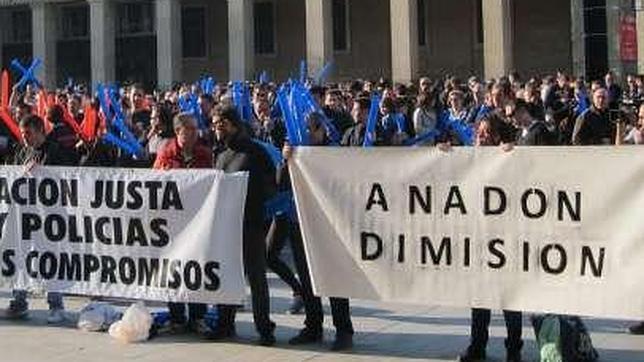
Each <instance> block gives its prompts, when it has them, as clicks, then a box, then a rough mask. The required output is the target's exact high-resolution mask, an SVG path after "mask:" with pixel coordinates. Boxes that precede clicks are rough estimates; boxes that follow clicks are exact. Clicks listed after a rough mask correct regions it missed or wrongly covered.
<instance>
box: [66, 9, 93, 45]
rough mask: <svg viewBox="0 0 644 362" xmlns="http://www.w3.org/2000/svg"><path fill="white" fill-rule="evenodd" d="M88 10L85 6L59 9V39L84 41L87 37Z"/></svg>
mask: <svg viewBox="0 0 644 362" xmlns="http://www.w3.org/2000/svg"><path fill="white" fill-rule="evenodd" d="M88 17H89V8H88V7H87V6H83V5H80V6H64V7H62V8H61V15H60V21H61V31H60V37H61V39H84V38H88V37H89V19H88Z"/></svg>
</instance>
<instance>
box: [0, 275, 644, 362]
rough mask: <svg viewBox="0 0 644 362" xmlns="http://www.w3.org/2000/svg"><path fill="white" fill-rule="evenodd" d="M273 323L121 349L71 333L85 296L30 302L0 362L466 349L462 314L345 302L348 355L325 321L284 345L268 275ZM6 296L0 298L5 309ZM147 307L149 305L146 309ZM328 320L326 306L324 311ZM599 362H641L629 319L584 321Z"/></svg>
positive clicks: (500, 328)
mask: <svg viewBox="0 0 644 362" xmlns="http://www.w3.org/2000/svg"><path fill="white" fill-rule="evenodd" d="M270 283H271V296H272V299H271V302H272V318H273V319H274V320H275V322H276V323H277V325H278V327H277V330H276V335H277V340H278V343H277V345H276V346H275V347H271V348H265V347H259V346H255V345H253V344H252V343H253V341H254V339H255V338H256V334H255V332H254V329H253V325H252V316H251V315H250V314H249V313H248V312H242V313H240V314H239V316H238V326H237V332H238V335H239V338H238V340H237V341H235V342H233V343H213V342H207V341H203V340H200V339H199V338H197V337H196V336H192V335H185V336H160V337H157V338H155V339H152V340H150V341H147V342H144V343H139V344H130V345H126V344H121V343H119V342H117V341H115V340H113V339H112V338H111V337H110V336H109V335H108V334H107V333H87V332H82V331H80V330H77V329H76V328H75V321H74V319H75V318H76V317H77V316H76V313H75V311H78V310H79V309H80V308H81V307H82V306H83V305H84V304H85V303H86V302H87V299H85V298H80V297H68V298H66V304H67V309H68V313H67V317H68V322H67V323H66V324H65V325H64V326H57V327H53V326H47V324H46V322H45V318H46V303H45V301H44V300H43V299H42V298H34V299H32V301H31V307H32V312H31V314H30V318H29V320H26V321H21V322H14V321H7V320H0V362H23V361H29V362H31V361H47V362H56V361H61V362H62V361H64V362H73V361H190V362H196V361H240V362H241V361H243V362H246V361H308V360H314V361H375V360H377V361H413V360H427V361H453V360H455V358H456V356H457V355H458V353H459V352H460V351H461V350H462V349H464V348H465V347H466V346H467V342H468V335H469V311H468V310H466V309H453V308H443V307H431V306H426V307H422V306H420V307H419V306H408V305H392V304H382V303H373V302H368V301H358V300H356V301H352V315H353V323H354V327H355V329H356V332H357V333H356V336H355V339H354V341H355V346H354V349H353V351H352V352H350V353H331V352H329V351H328V348H329V346H330V343H331V341H332V340H333V326H332V324H331V319H330V318H326V320H325V328H326V332H325V333H326V335H325V342H324V343H323V344H320V345H313V346H308V347H304V348H294V347H290V346H289V345H288V344H287V341H288V339H289V338H290V337H292V336H293V335H295V334H297V331H298V330H299V328H301V326H302V320H303V316H302V315H295V316H292V315H288V314H286V310H287V308H288V305H289V303H290V294H289V291H288V290H287V289H286V288H285V286H284V285H283V284H282V283H281V282H280V281H279V280H277V279H276V278H275V277H271V279H270ZM8 301H9V295H8V294H7V293H0V306H1V307H6V305H7V303H8ZM152 308H153V309H154V308H155V307H152ZM325 309H326V315H328V313H329V310H328V306H325ZM585 321H586V323H587V325H588V327H589V328H590V330H591V333H592V339H593V343H594V345H595V346H596V348H597V349H598V350H599V353H600V355H601V360H602V361H610V362H636V361H644V336H631V335H628V334H626V332H625V331H626V327H627V326H628V325H629V324H630V323H631V322H629V321H615V320H600V319H585ZM524 326H525V328H524V337H525V339H526V345H525V347H524V351H523V355H524V357H525V360H526V361H536V360H537V358H536V355H537V351H536V347H535V342H534V333H533V332H532V329H531V327H530V326H529V322H528V319H527V317H526V318H525V320H524ZM490 334H491V339H490V345H489V347H488V355H489V361H504V358H505V355H504V349H503V338H504V336H505V327H504V322H503V317H502V315H501V314H494V315H493V320H492V327H491V330H490Z"/></svg>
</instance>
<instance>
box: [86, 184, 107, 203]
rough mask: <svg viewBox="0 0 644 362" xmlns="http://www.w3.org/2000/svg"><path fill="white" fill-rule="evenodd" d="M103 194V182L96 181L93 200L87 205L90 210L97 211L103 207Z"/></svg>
mask: <svg viewBox="0 0 644 362" xmlns="http://www.w3.org/2000/svg"><path fill="white" fill-rule="evenodd" d="M103 193H104V191H103V181H101V180H96V182H95V183H94V200H92V201H91V202H90V204H89V206H90V207H91V208H92V209H98V208H100V207H101V205H103Z"/></svg>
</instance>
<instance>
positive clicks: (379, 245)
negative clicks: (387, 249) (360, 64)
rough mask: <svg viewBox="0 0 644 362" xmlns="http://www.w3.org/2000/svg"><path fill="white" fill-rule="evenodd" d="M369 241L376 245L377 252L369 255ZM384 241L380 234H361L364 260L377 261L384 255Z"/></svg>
mask: <svg viewBox="0 0 644 362" xmlns="http://www.w3.org/2000/svg"><path fill="white" fill-rule="evenodd" d="M369 240H372V241H374V242H375V243H376V250H375V251H373V252H371V253H369ZM382 249H383V247H382V239H381V238H380V236H378V234H375V233H368V232H364V231H363V232H362V233H360V254H361V257H362V260H376V259H378V258H379V257H380V256H381V255H382Z"/></svg>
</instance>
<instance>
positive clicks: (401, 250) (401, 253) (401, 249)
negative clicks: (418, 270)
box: [398, 234, 405, 263]
mask: <svg viewBox="0 0 644 362" xmlns="http://www.w3.org/2000/svg"><path fill="white" fill-rule="evenodd" d="M398 262H399V263H404V262H405V235H404V234H400V235H398Z"/></svg>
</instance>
